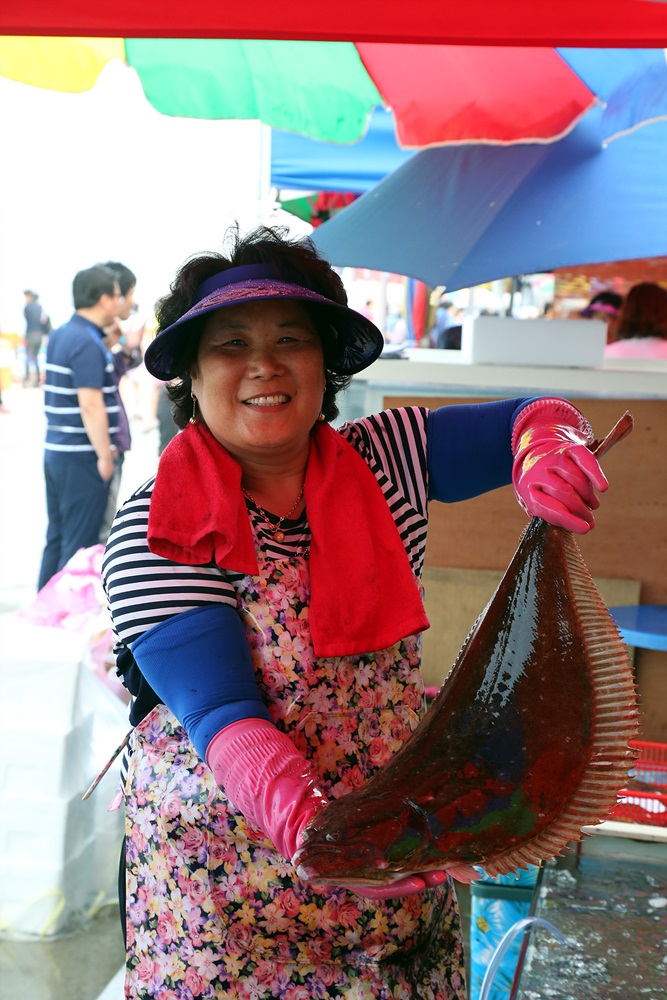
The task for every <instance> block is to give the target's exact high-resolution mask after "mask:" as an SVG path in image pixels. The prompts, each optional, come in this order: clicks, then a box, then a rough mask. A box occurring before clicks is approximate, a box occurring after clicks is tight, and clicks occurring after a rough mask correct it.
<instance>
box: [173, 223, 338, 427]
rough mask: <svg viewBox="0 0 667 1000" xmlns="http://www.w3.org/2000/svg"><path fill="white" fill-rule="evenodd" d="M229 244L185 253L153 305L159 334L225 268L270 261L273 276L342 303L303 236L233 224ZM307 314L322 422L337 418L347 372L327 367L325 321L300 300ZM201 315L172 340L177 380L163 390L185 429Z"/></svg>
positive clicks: (331, 275) (330, 273)
mask: <svg viewBox="0 0 667 1000" xmlns="http://www.w3.org/2000/svg"><path fill="white" fill-rule="evenodd" d="M225 242H226V243H228V244H229V251H228V255H227V256H223V255H222V254H219V253H203V254H197V255H196V256H194V257H190V258H189V259H188V260H187V261H186V262H185V264H183V266H182V267H181V268H180V270H179V271H178V273H177V275H176V277H175V279H174V281H173V282H172V285H171V290H170V292H169V294H168V295H165V296H164V298H162V299H160V301H159V302H158V303H157V306H156V311H155V314H156V318H157V321H158V330H157V333H158V334H159V333H160V331H161V330H165V329H166V328H167V327H168V326H171V324H172V323H175V322H176V320H177V319H180V317H181V316H183V315H184V314H185V313H186V312H187V311H188V309H190V308H191V307H192V306H193V305H194V304H195V302H196V301H197V289H198V288H199V286H200V285H201V283H202V282H203V281H206V279H207V278H212V277H213V275H214V274H220V273H221V272H222V271H226V270H228V269H229V268H230V267H242V266H244V265H246V264H271V265H273V267H274V268H275V269H276V271H277V273H278V274H279V275H281V276H282V275H284V276H285V278H286V280H290V279H289V276H290V275H292V276H293V275H294V273H295V272H296V274H298V276H299V284H301V285H303V286H304V287H305V288H310V289H312V290H313V291H315V292H319V294H320V295H324V296H326V298H328V299H331V301H332V302H338V303H340V304H341V305H347V293H346V291H345V288H344V286H343V282H342V281H341V279H340V276H339V275H338V274H337V273H336V272H335V271H334V269H333V268H332V267H331V264H329V262H328V261H326V260H324V258H323V257H320V255H319V253H318V252H317V250H316V248H315V245H314V244H313V242H312V241H311V240H310V239H308V238H307V237H306V238H300V239H291V238H290V237H289V235H288V230H287V229H286V228H285V227H282V226H273V227H268V226H259V227H258V228H257V229H254V230H252V231H251V232H249V233H246V234H245V235H244V236H242V235H241V233H240V230H239V227H238V225H236V226H232V227H231V228H230V229H229V230H228V231H227V234H226V239H225ZM301 305H302V306H303V307H304V308H305V309H306V310H307V312H308V313H309V314H310V315H311V317H312V319H313V322H314V323H315V326H316V328H317V331H318V333H319V336H320V339H321V341H322V348H323V351H324V368H325V390H324V400H323V403H322V413H323V414H324V417H325V419H326V420H334V419H335V418H336V417H337V416H338V405H337V403H336V396H337V394H338V393H339V392H340V391H341V390H343V389H346V388H347V387H348V385H349V384H350V381H351V377H350V376H349V375H337V374H335V373H334V372H331V371H329V369H328V367H327V357H328V356H329V354H330V352H331V350H332V349H333V348H334V346H335V345H334V344H333V343H332V342H331V336H330V333H329V328H328V325H327V324H326V323H325V322H324V321H323V317H322V314H321V313H320V312H319V310H318V308H317V306H316V305H313V304H310V303H305V302H303V303H301ZM206 318H207V317H206V316H202V317H201V319H200V320H199V321H197V320H194V321H193V322H192V324H191V326H192V334H191V335H189V336H187V337H183V338H182V339H181V340H179V341H178V346H177V347H176V348H175V350H174V367H175V368H177V369H178V379H177V380H176V381H174V382H173V383H172V384H170V385H169V386H168V388H167V392H168V394H169V398H170V399H171V401H172V402H173V404H174V420H175V422H176V424H177V425H178V426H179V427H185V426H186V424H187V422H188V420H189V419H190V415H191V413H192V400H191V396H190V393H191V392H192V380H191V378H190V371H191V369H192V366H193V364H194V362H195V360H196V358H197V352H198V350H199V342H200V340H201V334H202V330H203V327H204V322H205V320H206Z"/></svg>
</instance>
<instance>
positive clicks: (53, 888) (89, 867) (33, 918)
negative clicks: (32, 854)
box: [0, 839, 120, 939]
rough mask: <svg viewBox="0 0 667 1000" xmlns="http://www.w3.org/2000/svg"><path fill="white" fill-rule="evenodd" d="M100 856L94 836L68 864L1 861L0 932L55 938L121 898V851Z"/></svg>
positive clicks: (2, 934) (37, 859)
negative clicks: (119, 893) (119, 862)
mask: <svg viewBox="0 0 667 1000" xmlns="http://www.w3.org/2000/svg"><path fill="white" fill-rule="evenodd" d="M119 849H120V842H118V844H115V845H114V851H113V852H111V851H107V852H106V854H105V856H104V857H101V856H100V845H99V842H98V841H97V840H96V839H91V840H89V841H88V842H87V843H85V844H84V845H83V846H82V847H81V850H80V851H79V852H78V853H77V854H74V855H72V857H70V858H69V860H68V861H67V862H66V864H64V865H63V864H60V865H58V864H48V863H47V862H45V861H44V860H42V859H39V858H34V859H33V860H32V861H31V862H24V863H19V862H16V861H13V860H12V861H7V860H5V859H4V858H3V859H2V860H1V861H0V936H2V937H8V938H15V939H17V938H33V937H52V936H54V935H58V934H63V933H70V932H71V931H73V930H76V929H77V928H79V927H81V926H82V925H85V923H86V921H87V920H88V919H89V918H90V917H91V916H92V915H93V914H94V912H96V910H97V909H98V908H99V907H100V906H101V905H103V904H104V903H107V902H111V901H113V900H115V899H116V898H117V871H118V850H119Z"/></svg>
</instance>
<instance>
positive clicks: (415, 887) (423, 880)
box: [343, 870, 448, 899]
mask: <svg viewBox="0 0 667 1000" xmlns="http://www.w3.org/2000/svg"><path fill="white" fill-rule="evenodd" d="M447 878H448V876H447V872H445V871H439V870H435V871H431V872H420V874H419V875H410V876H408V878H402V879H399V880H398V882H392V883H391V885H382V886H380V885H378V886H374V885H344V886H343V888H344V889H349V891H350V892H356V894H357V896H363V897H364V899H398V897H399V896H411V895H412V894H413V893H415V892H423V891H424V889H434V888H435V887H436V886H437V885H442V884H443V882H446V881H447Z"/></svg>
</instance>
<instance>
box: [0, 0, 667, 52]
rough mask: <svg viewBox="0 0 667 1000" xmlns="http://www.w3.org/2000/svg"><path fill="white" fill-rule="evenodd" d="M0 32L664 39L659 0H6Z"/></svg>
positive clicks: (605, 42) (564, 41) (519, 41)
mask: <svg viewBox="0 0 667 1000" xmlns="http://www.w3.org/2000/svg"><path fill="white" fill-rule="evenodd" d="M0 33H1V34H7V35H97V36H113V35H122V36H123V37H126V38H127V37H132V38H142V37H143V38H146V37H153V36H155V37H165V38H282V39H299V38H303V39H323V40H332V41H349V40H350V39H354V40H355V41H359V42H361V41H388V42H402V43H404V42H420V43H438V42H439V43H447V44H450V45H546V46H557V45H575V46H578V45H583V46H611V47H618V48H625V47H634V46H640V47H646V48H654V47H656V46H661V45H665V44H667V4H666V3H663V2H660V0H558V2H557V3H556V2H554V0H541V2H535V0H468V2H466V3H461V0H412V2H411V3H406V2H405V0H363V2H359V0H338V2H337V3H331V2H329V0H327V2H326V3H324V2H323V0H311V2H310V3H304V0H282V2H281V3H275V2H274V0H255V2H254V3H252V4H240V3H236V2H234V3H231V2H228V0H227V2H225V0H199V2H198V3H192V0H114V2H113V3H109V4H101V3H90V2H82V0H58V2H57V3H54V0H23V2H22V3H19V2H17V0H14V2H6V3H5V4H3V9H2V11H1V12H0Z"/></svg>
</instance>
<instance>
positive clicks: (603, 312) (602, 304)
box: [580, 289, 623, 344]
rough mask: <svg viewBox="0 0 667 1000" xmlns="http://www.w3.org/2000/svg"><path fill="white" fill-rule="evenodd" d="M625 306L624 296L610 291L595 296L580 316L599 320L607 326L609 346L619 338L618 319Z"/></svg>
mask: <svg viewBox="0 0 667 1000" xmlns="http://www.w3.org/2000/svg"><path fill="white" fill-rule="evenodd" d="M622 306H623V296H622V295H619V294H618V292H611V291H609V290H608V289H607V290H606V291H604V292H598V293H597V295H594V296H593V298H592V299H591V301H590V302H589V303H588V305H587V306H586V308H585V309H582V311H581V313H580V315H581V316H582V318H584V319H597V320H601V321H602V322H603V323H606V324H607V344H613V343H614V341H615V340H616V338H617V336H618V317H619V315H620V312H621V308H622Z"/></svg>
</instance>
